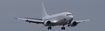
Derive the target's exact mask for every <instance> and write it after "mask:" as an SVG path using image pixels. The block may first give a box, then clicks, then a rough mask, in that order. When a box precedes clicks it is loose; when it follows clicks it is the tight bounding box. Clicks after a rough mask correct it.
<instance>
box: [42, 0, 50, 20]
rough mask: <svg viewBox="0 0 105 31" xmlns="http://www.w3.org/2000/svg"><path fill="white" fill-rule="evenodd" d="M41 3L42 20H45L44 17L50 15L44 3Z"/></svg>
mask: <svg viewBox="0 0 105 31" xmlns="http://www.w3.org/2000/svg"><path fill="white" fill-rule="evenodd" d="M41 2H42V18H43V17H46V16H49V15H48V14H47V13H46V10H45V7H44V3H43V1H41Z"/></svg>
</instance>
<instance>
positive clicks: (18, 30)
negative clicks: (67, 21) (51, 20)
mask: <svg viewBox="0 0 105 31" xmlns="http://www.w3.org/2000/svg"><path fill="white" fill-rule="evenodd" d="M42 1H43V2H44V5H45V7H46V10H47V13H48V14H50V15H52V14H55V13H60V12H65V11H68V12H71V13H73V15H74V20H83V19H91V21H90V22H84V23H81V24H79V25H78V26H76V27H67V26H65V27H66V30H65V31H105V0H42ZM41 8H42V6H41V0H0V31H47V27H45V26H43V25H37V24H29V23H27V22H25V21H21V20H16V19H14V18H17V17H35V18H41V15H42V13H41ZM60 28H61V26H56V27H53V29H52V30H51V31H61V29H60Z"/></svg>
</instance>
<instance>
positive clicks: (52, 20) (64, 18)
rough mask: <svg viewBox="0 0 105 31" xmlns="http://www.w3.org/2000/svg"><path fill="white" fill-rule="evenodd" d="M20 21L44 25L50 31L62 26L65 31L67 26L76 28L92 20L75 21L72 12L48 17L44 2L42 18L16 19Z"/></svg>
mask: <svg viewBox="0 0 105 31" xmlns="http://www.w3.org/2000/svg"><path fill="white" fill-rule="evenodd" d="M15 19H19V20H25V21H26V22H29V23H36V24H43V25H44V26H47V27H48V30H51V29H52V27H54V26H62V27H61V30H65V25H67V26H68V27H75V26H77V25H78V24H79V23H82V22H86V21H90V19H87V20H79V21H75V20H73V14H72V13H70V12H62V13H58V14H54V15H48V14H47V13H46V10H45V7H44V3H43V1H42V18H29V17H24V18H15Z"/></svg>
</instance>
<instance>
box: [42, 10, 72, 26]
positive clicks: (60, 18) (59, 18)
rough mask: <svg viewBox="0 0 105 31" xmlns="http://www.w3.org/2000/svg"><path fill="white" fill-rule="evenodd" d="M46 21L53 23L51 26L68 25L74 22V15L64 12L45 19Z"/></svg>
mask: <svg viewBox="0 0 105 31" xmlns="http://www.w3.org/2000/svg"><path fill="white" fill-rule="evenodd" d="M44 19H45V20H49V21H51V25H50V26H57V25H66V24H68V22H71V21H72V20H73V15H72V13H69V12H63V13H58V14H55V15H50V16H48V17H44ZM45 26H49V25H45Z"/></svg>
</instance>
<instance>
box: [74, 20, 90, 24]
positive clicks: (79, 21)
mask: <svg viewBox="0 0 105 31" xmlns="http://www.w3.org/2000/svg"><path fill="white" fill-rule="evenodd" d="M87 21H90V19H88V20H78V21H76V22H78V23H81V22H87Z"/></svg>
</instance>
